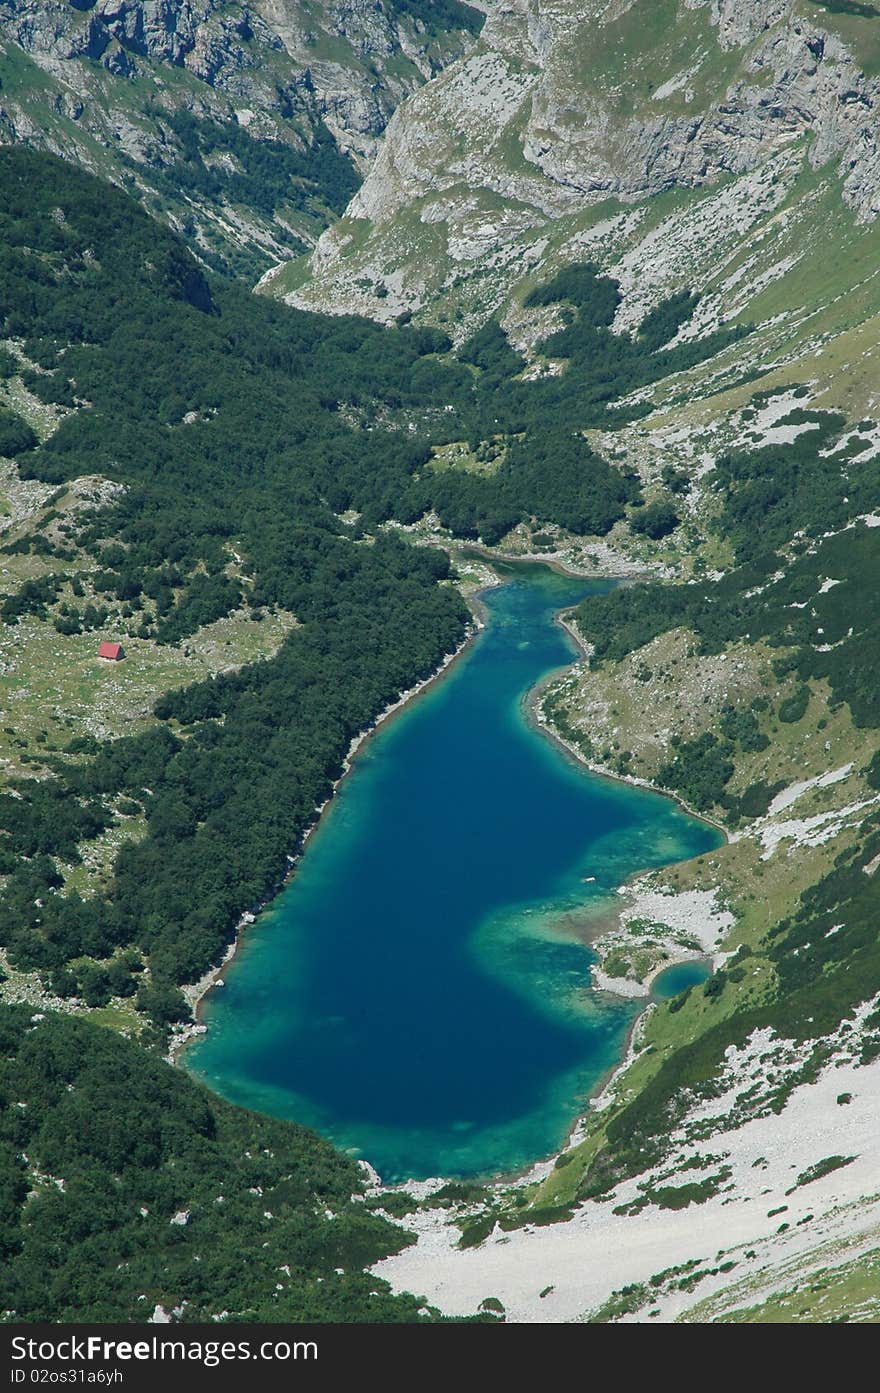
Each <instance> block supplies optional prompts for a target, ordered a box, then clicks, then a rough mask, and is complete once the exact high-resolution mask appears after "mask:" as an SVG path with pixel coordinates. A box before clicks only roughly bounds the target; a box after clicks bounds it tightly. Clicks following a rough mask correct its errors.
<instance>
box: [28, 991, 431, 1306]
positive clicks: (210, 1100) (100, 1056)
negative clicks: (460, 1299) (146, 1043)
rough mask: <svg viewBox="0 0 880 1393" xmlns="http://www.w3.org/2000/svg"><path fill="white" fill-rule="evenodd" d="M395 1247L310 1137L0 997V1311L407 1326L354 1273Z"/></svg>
mask: <svg viewBox="0 0 880 1393" xmlns="http://www.w3.org/2000/svg"><path fill="white" fill-rule="evenodd" d="M406 1242H407V1239H406V1235H405V1234H404V1233H403V1231H402V1230H401V1229H400V1228H398V1227H396V1226H393V1225H391V1224H390V1223H388V1222H387V1220H385V1219H383V1218H381V1217H380V1216H378V1215H376V1214H374V1213H372V1212H371V1211H370V1207H369V1204H368V1203H365V1202H364V1194H363V1180H362V1177H361V1175H360V1173H359V1170H358V1167H357V1165H356V1163H355V1162H354V1161H351V1160H349V1159H348V1158H347V1157H345V1156H342V1155H340V1153H339V1152H338V1151H334V1149H333V1148H332V1146H330V1144H329V1143H328V1142H325V1141H322V1140H321V1139H320V1138H319V1137H317V1136H315V1134H314V1133H313V1132H309V1131H308V1130H306V1129H305V1128H302V1127H297V1126H295V1125H293V1124H291V1123H283V1122H274V1121H272V1120H271V1119H270V1118H267V1117H261V1116H257V1115H256V1114H253V1113H248V1112H246V1111H244V1109H242V1108H234V1107H231V1106H230V1105H229V1104H228V1103H224V1102H223V1101H222V1100H221V1099H219V1098H217V1097H215V1096H214V1095H213V1094H211V1093H209V1092H208V1090H207V1089H205V1088H204V1087H202V1086H201V1085H200V1084H198V1083H196V1082H195V1081H194V1080H193V1079H191V1078H190V1077H189V1076H188V1075H187V1074H185V1073H184V1072H183V1071H181V1070H178V1069H173V1068H171V1067H170V1066H169V1065H167V1064H164V1063H163V1062H162V1061H160V1060H158V1059H155V1058H153V1057H152V1056H151V1055H150V1054H148V1053H147V1052H146V1051H145V1050H142V1049H141V1048H140V1047H139V1046H137V1045H134V1044H131V1043H129V1042H128V1041H126V1040H123V1039H121V1038H120V1037H119V1036H116V1035H113V1034H111V1032H110V1031H108V1030H104V1029H102V1028H101V1027H99V1026H96V1025H92V1024H91V1023H90V1022H89V1021H87V1020H82V1019H73V1018H70V1017H65V1016H59V1015H53V1014H51V1013H50V1014H49V1015H47V1016H46V1017H45V1018H41V1017H37V1018H36V1019H34V1018H33V1012H32V1010H31V1009H27V1008H25V1007H20V1006H16V1007H11V1006H0V1309H2V1310H3V1312H4V1316H5V1318H6V1319H9V1318H10V1317H12V1318H13V1319H17V1320H22V1321H35V1320H40V1321H118V1320H134V1321H145V1320H148V1319H149V1318H150V1316H152V1314H153V1310H154V1307H155V1306H156V1305H161V1306H163V1307H164V1309H165V1310H166V1311H167V1312H169V1313H170V1312H172V1311H174V1312H175V1313H176V1318H177V1319H178V1320H182V1321H184V1322H186V1321H208V1320H212V1319H215V1318H217V1317H222V1318H224V1319H230V1320H238V1321H241V1320H244V1321H258V1320H264V1321H281V1320H284V1321H290V1320H292V1321H334V1320H337V1321H338V1320H345V1321H383V1322H393V1321H411V1320H417V1319H421V1318H424V1317H423V1316H422V1315H420V1304H419V1302H418V1301H416V1300H415V1299H414V1298H412V1297H409V1296H394V1295H392V1294H391V1292H390V1291H389V1289H388V1287H387V1285H386V1283H384V1282H382V1281H379V1280H377V1279H376V1278H373V1277H370V1276H369V1275H368V1274H366V1273H365V1272H364V1271H363V1269H364V1267H365V1266H366V1265H367V1264H369V1263H373V1262H375V1261H377V1260H378V1259H379V1258H380V1257H383V1256H385V1255H387V1254H388V1253H391V1252H397V1251H399V1249H400V1248H401V1247H402V1246H405V1244H406ZM426 1314H427V1313H426Z"/></svg>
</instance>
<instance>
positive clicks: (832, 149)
mask: <svg viewBox="0 0 880 1393" xmlns="http://www.w3.org/2000/svg"><path fill="white" fill-rule="evenodd" d="M868 8H870V7H866V17H862V18H859V17H852V16H849V15H847V16H840V15H836V14H833V13H831V12H829V11H827V10H826V9H825V8H824V7H823V6H822V5H820V4H818V3H811V2H810V0H587V3H580V4H574V3H572V0H552V3H543V0H504V3H502V4H500V5H498V6H497V7H496V8H494V9H493V10H492V11H491V13H490V15H489V17H488V20H487V23H486V25H485V28H484V30H483V32H482V35H481V37H480V40H479V42H478V43H477V45H476V47H475V48H474V49H473V50H472V51H471V52H470V53H469V54H467V55H465V56H464V57H463V58H462V59H460V60H459V61H458V62H456V63H454V64H452V65H451V66H450V67H448V68H447V69H446V70H445V71H444V72H443V73H441V74H440V75H439V76H438V77H437V78H435V79H434V80H433V81H432V82H430V83H429V84H428V85H427V86H425V87H422V88H421V89H420V90H418V91H416V92H414V93H413V94H412V95H410V96H409V97H408V98H407V100H406V101H405V102H403V103H402V104H401V105H400V107H399V108H398V109H397V111H396V113H395V115H394V117H393V119H392V120H391V122H390V125H389V127H388V130H387V132H386V134H385V137H384V139H383V142H382V147H381V150H380V152H379V156H378V158H377V160H376V162H375V164H374V166H373V168H372V170H371V171H370V174H369V176H368V177H367V179H366V181H365V183H364V185H363V186H362V188H361V189H360V190H359V192H358V194H357V195H356V197H355V198H354V200H353V202H352V204H351V206H350V208H349V210H348V216H347V218H346V219H345V220H344V221H343V222H342V223H341V224H338V225H336V226H335V227H333V228H332V229H330V230H329V231H328V232H326V233H325V234H324V236H323V237H322V239H321V241H320V243H319V245H318V247H317V249H316V252H315V254H314V257H313V262H312V279H311V281H309V280H303V277H302V275H301V273H300V275H299V276H298V277H297V278H296V279H293V280H290V279H285V276H284V275H283V274H281V275H279V277H278V279H277V282H276V283H275V286H276V289H277V290H278V291H279V292H280V293H282V294H285V293H287V294H289V293H291V292H293V296H294V298H295V299H296V300H297V301H298V302H299V303H302V304H315V305H318V304H321V305H327V306H331V307H333V306H335V307H338V308H340V309H342V308H345V309H359V310H361V311H366V312H369V313H373V314H375V315H377V316H378V317H385V318H390V317H391V316H392V315H394V314H398V313H400V312H401V311H402V310H416V309H418V308H419V307H420V306H423V305H426V304H428V303H430V302H437V301H438V300H442V301H444V302H446V303H447V304H448V307H449V311H450V318H451V320H452V321H453V323H454V322H455V321H456V320H458V321H462V320H463V321H464V324H465V325H466V324H467V323H468V322H469V321H470V318H471V316H472V315H476V316H477V317H479V315H480V314H481V313H482V315H483V317H485V313H486V309H487V308H489V309H491V308H493V307H494V305H496V304H498V303H500V302H501V301H502V300H503V299H504V298H505V297H506V296H507V294H508V293H509V289H510V287H511V286H512V285H513V284H514V283H515V282H516V280H517V279H519V278H521V277H522V276H523V275H524V274H527V273H528V272H529V270H530V268H532V267H533V266H535V265H537V264H543V263H545V262H546V260H547V256H548V254H551V255H552V253H553V252H554V251H559V259H560V261H565V260H566V259H568V260H571V259H572V251H571V248H569V251H568V252H565V253H564V252H562V250H561V246H560V240H561V238H562V237H563V235H564V232H565V231H567V232H568V233H569V234H571V233H573V232H577V233H583V231H584V229H585V228H586V227H588V226H591V225H594V224H595V223H596V222H597V221H598V217H597V210H601V211H602V212H604V213H605V215H606V216H607V213H608V212H611V213H614V214H617V213H619V212H620V211H621V210H625V209H626V208H632V209H636V208H639V207H641V206H643V205H644V203H645V201H646V200H649V199H653V198H655V197H656V196H657V195H660V194H666V195H670V194H674V193H675V192H676V191H678V192H679V193H680V194H687V193H697V192H699V191H701V190H703V189H707V188H710V189H712V188H714V189H720V188H722V187H724V186H725V185H726V184H728V183H729V182H730V181H731V180H736V179H740V178H742V177H743V176H748V175H751V174H753V173H754V172H755V171H757V170H760V169H762V168H766V167H767V165H768V162H770V161H773V160H774V159H776V160H778V159H779V158H780V157H783V156H784V155H785V153H786V152H787V151H789V150H790V148H791V147H793V146H794V147H798V148H801V146H806V147H807V148H806V157H807V159H808V161H809V166H810V167H811V168H812V169H819V168H822V167H823V166H826V165H828V164H829V162H830V163H831V165H832V166H833V167H834V169H835V170H836V172H837V176H838V177H839V179H840V181H841V186H842V193H843V198H844V200H845V201H846V204H847V205H848V206H849V207H851V208H852V209H853V211H854V212H855V214H856V216H857V218H858V219H862V220H869V219H872V218H873V217H874V216H875V215H876V213H877V211H878V208H880V153H878V134H880V121H878V111H877V104H878V97H880V81H878V78H877V76H876V75H875V74H876V72H877V71H878V70H880V64H878V62H877V58H878V53H877V52H875V50H876V49H877V34H876V28H877V21H876V20H875V19H873V18H871V17H870V16H868V15H867V9H868ZM799 142H800V145H799ZM377 291H378V292H379V293H378V294H377ZM461 332H464V329H463V328H462V331H461Z"/></svg>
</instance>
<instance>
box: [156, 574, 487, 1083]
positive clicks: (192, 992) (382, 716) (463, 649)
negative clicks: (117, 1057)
mask: <svg viewBox="0 0 880 1393" xmlns="http://www.w3.org/2000/svg"><path fill="white" fill-rule="evenodd" d="M482 588H483V589H488V588H489V587H488V586H484V587H482ZM466 598H467V603H468V604H469V606H470V609H471V614H472V619H471V622H470V623H469V624H468V627H467V631H466V633H465V636H464V638H463V639H462V641H461V643H460V644H459V646H458V648H456V649H455V650H454V651H453V652H452V653H447V654H446V656H445V657H444V659H443V661H442V662H441V663H440V664H439V666H438V667H436V668H435V669H434V671H433V672H432V673H431V674H430V676H428V677H426V678H424V679H423V680H422V681H421V682H418V683H416V685H415V686H414V687H410V688H409V690H408V691H406V692H402V693H401V695H400V696H399V697H397V698H396V700H394V701H392V702H389V703H388V705H387V706H385V707H384V708H383V709H382V710H381V711H380V712H379V714H378V715H377V716H376V718H375V720H373V721H372V723H371V724H370V725H369V726H368V727H367V729H366V730H363V731H361V732H360V733H359V734H358V735H356V736H355V737H354V739H353V740H352V741H351V743H350V745H349V747H348V751H347V752H346V755H345V758H344V759H343V762H342V773H341V774H340V775H339V777H338V778H337V779H334V781H333V784H332V787H331V789H330V792H329V793H328V795H327V797H326V798H325V799H324V802H323V803H321V804H320V806H318V807H316V808H315V812H314V817H313V819H312V821H311V822H310V823H309V825H308V827H307V828H306V830H305V832H304V833H303V836H302V840H301V842H300V845H299V848H298V850H297V851H296V852H292V853H290V854H289V855H288V857H287V867H286V869H285V871H284V873H283V875H282V876H281V877H280V879H279V880H278V881H277V882H276V884H275V885H274V886H273V887H272V889H271V890H270V891H269V892H268V894H267V895H266V896H265V897H264V898H263V899H262V900H260V901H259V902H258V903H257V904H256V905H254V906H253V908H251V909H247V910H245V912H244V913H243V914H242V915H241V917H240V918H239V920H238V922H237V923H236V925H235V928H234V929H233V937H232V939H231V941H230V943H229V944H228V946H227V948H226V952H225V953H224V954H223V957H222V959H221V960H220V962H219V963H217V964H216V966H214V967H211V968H209V969H208V971H207V972H206V973H205V974H204V975H203V976H202V977H200V978H199V980H198V981H197V982H194V983H192V984H191V985H189V986H184V987H183V988H182V989H181V990H182V991H183V995H184V996H185V998H186V1000H187V1002H188V1003H189V1006H190V1009H191V1011H192V1014H193V1020H192V1022H191V1023H189V1024H187V1025H186V1026H184V1027H183V1028H182V1029H180V1030H177V1031H175V1032H174V1034H173V1035H172V1038H171V1040H170V1041H169V1048H168V1053H167V1055H166V1059H167V1061H168V1063H169V1064H178V1063H180V1060H181V1056H182V1055H183V1054H184V1053H185V1051H186V1050H187V1048H188V1047H189V1046H190V1045H192V1044H193V1043H194V1042H195V1041H196V1040H200V1039H202V1037H203V1036H204V1035H205V1033H206V1031H207V1029H208V1027H207V1026H206V1025H205V1023H204V1021H203V1019H202V1016H203V1011H204V1005H205V1002H206V1000H207V998H208V996H209V995H210V993H211V992H212V991H214V990H215V989H216V988H217V987H221V986H223V975H222V974H223V973H224V971H226V970H227V969H228V968H229V966H230V964H232V963H233V962H234V960H235V958H236V956H237V955H238V953H239V952H240V950H241V948H242V946H243V943H244V939H245V935H246V932H247V930H248V928H250V926H251V925H252V924H254V923H255V922H256V920H257V918H258V917H259V916H260V915H261V914H263V913H264V912H265V911H266V910H267V909H268V907H269V906H270V905H271V904H272V902H273V901H274V900H276V899H277V898H278V896H279V895H280V894H281V893H282V891H283V890H284V889H285V888H286V887H287V886H288V885H289V884H290V881H291V880H292V879H293V877H294V875H295V874H296V870H297V867H298V866H299V863H300V861H301V859H302V857H303V855H304V853H305V850H306V847H307V846H308V843H309V840H310V838H311V837H313V836H314V834H315V832H316V831H317V830H318V827H319V826H320V824H321V821H322V819H323V818H324V815H325V813H326V812H327V811H328V810H329V808H330V805H331V803H332V802H333V800H334V798H335V797H336V794H337V792H338V791H339V789H340V787H341V785H342V783H343V781H344V780H345V779H347V778H348V777H349V775H350V774H351V773H352V771H353V768H354V762H355V759H356V757H357V754H358V751H359V750H361V749H362V748H363V747H364V746H365V745H366V744H367V743H368V742H369V741H370V740H371V739H372V738H373V736H374V735H376V734H377V732H378V731H379V730H380V729H381V727H382V726H384V725H385V724H386V722H388V721H390V720H391V719H392V718H393V717H394V716H397V715H399V714H400V713H401V712H402V711H403V710H404V708H406V707H409V706H410V705H411V704H412V703H413V702H414V701H416V699H417V698H418V697H420V696H422V695H423V694H424V693H425V692H426V691H427V690H428V689H429V688H430V687H432V686H433V685H434V684H435V683H436V682H439V681H440V680H441V679H442V678H444V677H446V676H447V675H448V673H449V672H450V670H451V669H452V667H453V666H454V664H455V663H457V662H458V660H459V659H460V658H462V657H464V655H465V654H466V653H467V652H468V651H469V650H470V648H471V647H472V645H473V644H474V643H475V642H476V641H477V639H478V638H479V636H480V634H481V633H482V631H483V629H484V628H485V624H486V620H485V613H486V611H485V608H484V607H483V605H482V604H480V602H479V598H478V597H477V596H469V597H466Z"/></svg>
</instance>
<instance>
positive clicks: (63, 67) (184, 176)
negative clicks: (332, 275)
mask: <svg viewBox="0 0 880 1393" xmlns="http://www.w3.org/2000/svg"><path fill="white" fill-rule="evenodd" d="M481 23H482V15H481V14H480V12H479V11H478V10H475V9H473V8H471V7H468V6H466V5H463V4H459V3H458V0H446V2H445V3H441V0H435V2H434V3H433V4H427V5H422V6H414V5H411V4H407V3H395V0H388V2H387V3H376V4H370V3H367V0H350V3H344V2H343V3H327V4H322V3H299V0H261V2H260V3H259V4H256V5H248V4H244V5H241V4H237V3H232V4H228V3H225V2H224V0H202V2H201V3H197V4H192V5H191V4H188V3H187V4H176V3H170V2H169V0H76V2H75V3H74V0H71V2H70V3H68V0H6V2H5V3H3V4H2V5H0V84H2V85H0V141H5V142H7V143H8V142H10V141H16V142H22V141H23V142H26V143H28V144H33V145H35V146H38V147H39V148H44V149H49V150H51V151H52V152H53V153H55V154H60V155H62V156H64V157H65V158H68V159H71V160H73V161H75V162H77V163H80V164H82V165H84V166H85V167H86V168H88V169H90V170H91V171H92V172H94V173H98V174H101V175H103V176H104V177H106V178H110V179H112V180H113V181H114V182H121V183H123V184H124V185H125V186H126V187H128V188H130V189H132V190H133V191H135V192H136V193H137V194H138V195H139V196H140V197H141V198H143V199H144V201H145V202H146V204H147V206H148V207H150V208H151V210H153V211H159V212H161V213H162V214H163V215H164V216H166V217H167V218H168V220H169V221H170V222H171V223H172V225H173V226H176V227H178V228H181V229H183V230H185V231H186V232H187V235H188V236H189V238H190V239H191V241H193V242H194V243H195V244H196V245H197V246H198V248H199V249H200V250H201V253H202V255H203V257H204V258H205V259H206V260H207V261H209V262H212V261H213V262H214V263H215V264H218V265H220V266H225V267H226V269H232V270H235V271H239V272H241V273H244V274H251V273H253V272H256V271H258V270H259V269H262V268H264V267H265V266H266V265H267V264H268V262H269V261H277V260H278V258H279V257H283V256H289V255H292V254H296V253H298V252H300V251H302V250H303V249H304V247H306V246H308V245H310V244H311V243H313V242H314V240H315V238H316V237H317V236H318V234H319V233H320V231H321V229H322V228H323V227H324V226H326V224H327V222H328V220H332V219H333V218H335V217H336V216H337V215H338V214H339V213H341V212H342V210H343V209H344V207H345V205H346V203H347V202H348V199H349V198H350V197H351V195H352V193H353V192H354V190H355V189H356V187H357V184H358V181H359V178H360V171H361V170H362V169H363V168H366V167H367V166H368V164H369V162H370V160H371V158H372V157H373V155H374V153H375V149H376V142H377V138H378V136H379V135H380V134H381V132H382V130H383V129H384V126H385V124H386V123H387V121H388V118H389V116H390V115H391V113H392V111H393V110H394V107H395V105H396V104H397V103H398V102H399V101H400V99H401V98H402V97H403V96H405V95H406V94H407V93H409V92H410V91H412V90H413V89H414V88H415V87H417V86H419V85H420V84H421V83H423V82H424V81H425V80H426V79H428V78H430V77H431V76H432V75H433V74H434V73H435V72H436V71H438V70H439V69H440V68H441V67H442V66H443V64H444V63H445V62H446V61H448V60H449V59H450V58H453V57H456V56H459V55H460V54H461V53H462V52H463V51H464V50H466V49H467V47H468V46H469V45H470V43H471V42H472V39H473V36H474V34H475V33H476V31H477V30H478V29H479V27H480V25H481Z"/></svg>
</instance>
